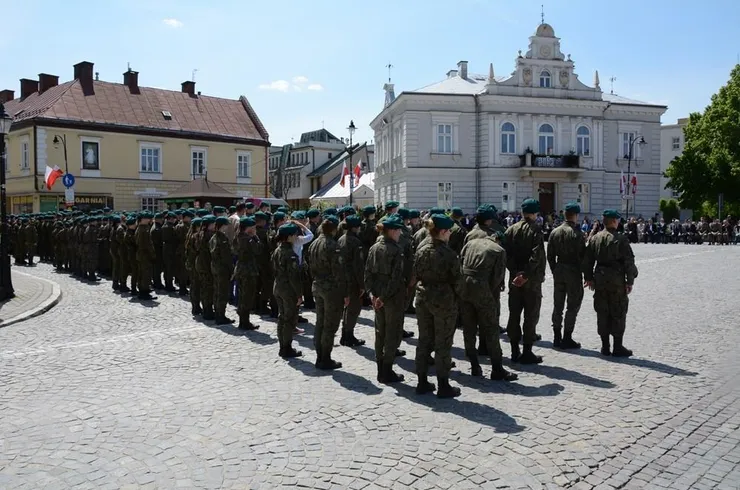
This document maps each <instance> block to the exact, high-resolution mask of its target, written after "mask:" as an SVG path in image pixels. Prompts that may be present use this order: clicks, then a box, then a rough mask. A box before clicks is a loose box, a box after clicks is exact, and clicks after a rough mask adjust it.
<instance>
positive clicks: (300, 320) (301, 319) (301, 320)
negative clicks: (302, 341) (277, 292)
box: [298, 316, 308, 323]
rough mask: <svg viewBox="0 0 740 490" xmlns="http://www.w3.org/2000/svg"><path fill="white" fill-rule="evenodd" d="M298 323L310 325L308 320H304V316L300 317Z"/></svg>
mask: <svg viewBox="0 0 740 490" xmlns="http://www.w3.org/2000/svg"><path fill="white" fill-rule="evenodd" d="M298 323H308V320H307V319H305V318H303V317H302V316H299V317H298Z"/></svg>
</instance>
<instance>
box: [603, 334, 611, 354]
mask: <svg viewBox="0 0 740 490" xmlns="http://www.w3.org/2000/svg"><path fill="white" fill-rule="evenodd" d="M601 355H602V356H611V355H612V346H611V343H610V342H609V336H608V335H602V337H601Z"/></svg>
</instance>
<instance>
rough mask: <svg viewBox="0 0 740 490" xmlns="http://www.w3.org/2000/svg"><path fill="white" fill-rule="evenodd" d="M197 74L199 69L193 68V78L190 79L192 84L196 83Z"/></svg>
mask: <svg viewBox="0 0 740 490" xmlns="http://www.w3.org/2000/svg"><path fill="white" fill-rule="evenodd" d="M196 73H198V69H197V68H193V76H192V77H191V78H190V81H191V82H194V81H195V74H196Z"/></svg>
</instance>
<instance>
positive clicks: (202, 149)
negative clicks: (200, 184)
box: [190, 146, 208, 177]
mask: <svg viewBox="0 0 740 490" xmlns="http://www.w3.org/2000/svg"><path fill="white" fill-rule="evenodd" d="M196 153H202V154H203V171H202V172H201V173H195V166H194V164H195V158H194V157H195V154H196ZM207 173H208V148H207V147H205V146H191V147H190V175H191V176H192V177H202V176H205V175H206V174H207Z"/></svg>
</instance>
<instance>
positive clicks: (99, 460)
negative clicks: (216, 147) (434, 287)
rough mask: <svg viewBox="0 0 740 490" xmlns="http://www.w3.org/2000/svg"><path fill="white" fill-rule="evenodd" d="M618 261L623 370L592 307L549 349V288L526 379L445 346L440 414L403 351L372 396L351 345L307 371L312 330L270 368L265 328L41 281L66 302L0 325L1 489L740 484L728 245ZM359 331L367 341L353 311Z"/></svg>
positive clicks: (367, 331) (736, 257) (367, 362)
mask: <svg viewBox="0 0 740 490" xmlns="http://www.w3.org/2000/svg"><path fill="white" fill-rule="evenodd" d="M636 254H637V257H638V266H639V267H640V277H639V278H638V281H637V283H636V288H635V291H634V293H633V295H632V296H631V305H630V308H631V311H630V315H629V318H628V323H629V327H628V338H627V340H628V342H627V345H628V346H629V347H631V348H633V349H634V350H635V352H636V357H635V358H633V359H630V360H622V361H615V360H610V359H604V358H602V357H600V355H599V354H598V352H597V350H598V347H599V340H598V337H597V335H596V329H595V315H594V313H593V307H592V300H591V296H590V294H587V296H586V300H585V301H584V307H583V309H582V312H581V315H580V317H579V321H578V326H577V330H576V333H577V339H579V340H581V341H582V342H583V343H584V347H585V349H584V350H582V351H581V352H578V353H572V352H560V351H555V350H553V349H551V344H550V340H551V338H552V333H551V330H550V322H549V317H550V313H551V304H552V300H551V291H552V284H551V282H550V281H549V278H548V282H546V283H545V286H544V294H545V301H544V304H543V309H542V318H541V321H540V328H539V331H540V332H541V333H542V334H543V336H544V340H543V341H542V342H540V343H539V345H538V346H537V347H536V350H537V351H538V353H539V354H542V355H544V357H545V362H544V364H542V365H540V366H535V367H527V368H524V367H518V366H515V367H514V369H516V370H517V371H519V372H520V379H519V381H518V382H516V383H512V384H503V383H496V382H492V381H490V380H487V379H477V378H472V377H471V376H470V375H469V369H470V365H469V363H468V362H466V361H465V359H464V354H463V350H462V348H461V346H462V336H461V334H460V332H458V333H457V335H456V337H455V345H456V347H455V350H454V352H453V355H454V357H455V358H456V362H457V368H455V369H454V370H453V374H452V380H453V384H456V385H459V386H461V388H462V390H463V394H462V396H461V397H460V398H458V399H456V400H438V399H437V398H436V397H435V396H433V395H426V396H417V395H416V394H415V393H414V386H415V382H416V380H415V376H414V375H413V372H414V364H413V356H414V345H415V342H414V339H411V341H410V342H408V343H406V346H405V348H406V349H407V350H408V353H409V354H408V357H407V358H406V359H401V360H400V368H401V370H402V371H404V374H406V377H407V381H406V383H404V384H402V385H400V386H397V387H386V386H383V385H380V384H378V383H377V382H376V381H375V374H376V373H375V364H374V362H373V350H372V348H370V347H367V346H366V347H364V348H359V349H356V350H353V349H348V348H344V347H337V348H336V350H335V357H336V359H337V360H339V361H342V362H343V363H344V368H343V369H342V370H340V371H335V372H333V373H330V374H326V373H321V372H317V371H316V370H315V369H314V367H313V361H314V360H315V355H314V352H313V347H312V337H311V333H312V327H311V326H310V324H308V328H307V331H306V334H304V335H302V336H300V338H299V341H300V343H301V345H302V346H303V347H302V349H303V351H304V354H305V357H304V358H303V359H301V360H294V361H284V360H281V359H280V358H278V356H277V351H278V346H277V344H276V338H275V325H274V323H272V322H270V321H267V320H263V321H262V322H261V323H262V328H261V329H260V330H259V331H257V332H249V333H246V334H243V333H241V332H238V331H237V330H236V329H234V328H233V327H225V328H218V327H215V326H213V325H211V324H210V323H208V324H205V323H200V322H197V321H195V320H193V319H192V318H191V316H190V314H189V305H188V304H187V303H186V302H185V301H184V300H182V299H180V298H177V297H167V296H165V297H160V301H159V304H158V306H156V307H153V308H152V307H147V306H145V305H143V304H141V303H139V302H136V301H133V300H131V299H130V298H128V297H122V296H119V295H117V294H113V293H112V292H111V291H110V284H109V283H107V282H103V283H99V284H96V285H90V284H86V283H81V282H78V281H76V280H74V279H72V278H70V277H68V276H65V275H58V274H54V273H53V272H52V271H51V270H50V268H49V267H48V266H44V265H40V266H38V267H37V268H35V269H34V270H33V271H32V272H33V273H34V274H37V275H38V276H39V277H45V278H49V279H53V280H55V281H57V282H58V283H60V284H61V285H62V290H63V292H64V296H63V298H62V300H61V302H60V303H59V304H58V305H57V306H56V307H55V308H54V309H53V310H51V311H50V312H49V313H46V314H45V315H43V316H40V317H37V318H33V319H30V320H28V321H26V322H22V323H19V324H16V325H12V326H9V327H6V328H3V329H0V363H1V364H0V365H2V369H0V413H1V414H2V417H0V434H2V437H1V438H0V488H29V489H30V488H32V489H40V488H71V487H74V488H81V489H84V488H96V489H98V488H102V489H105V488H111V489H114V488H115V489H117V488H282V487H300V488H319V489H329V488H339V489H362V488H368V489H376V488H403V489H429V488H441V489H456V490H457V489H468V488H470V489H478V488H483V489H487V488H512V489H515V488H517V489H518V488H531V489H542V488H545V489H556V488H573V489H579V490H580V489H592V488H594V489H599V490H602V489H619V488H624V489H637V488H651V489H653V488H655V489H662V488H665V489H671V490H677V489H709V488H718V489H736V488H740V466H738V463H740V448H739V446H738V442H739V441H740V382H739V381H738V376H737V375H738V368H739V367H740V362H739V361H738V355H737V345H738V341H739V340H740V333H739V332H740V330H739V329H738V326H740V325H739V323H740V322H738V314H737V311H738V309H737V298H738V297H740V280H739V279H738V274H737V271H738V270H739V269H740V248H736V247H709V246H682V245H654V246H651V245H640V246H637V247H636ZM230 311H231V314H232V315H234V311H233V309H231V310H230ZM506 314H507V311H506V308H505V306H504V312H503V314H502V318H503V319H505V318H506ZM306 316H307V317H308V318H309V319H313V318H314V317H313V314H312V313H310V312H308V313H306ZM406 323H407V326H408V327H411V328H412V329H414V330H415V319H413V318H412V317H407V320H406ZM358 335H359V336H360V337H362V338H364V339H366V340H368V345H372V339H373V330H372V321H371V312H370V311H364V312H363V318H362V319H361V323H360V325H359V326H358ZM502 341H504V342H505V339H502ZM503 348H504V352H505V353H507V354H508V352H509V348H508V345H507V344H505V343H504V345H503ZM486 371H488V370H487V369H486V368H485V367H484V372H486ZM488 373H490V371H488Z"/></svg>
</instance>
